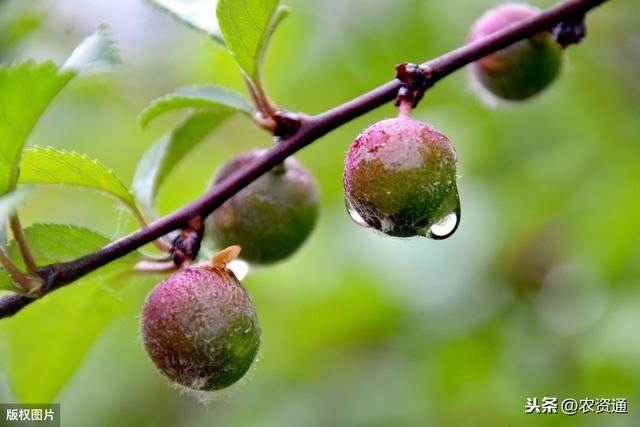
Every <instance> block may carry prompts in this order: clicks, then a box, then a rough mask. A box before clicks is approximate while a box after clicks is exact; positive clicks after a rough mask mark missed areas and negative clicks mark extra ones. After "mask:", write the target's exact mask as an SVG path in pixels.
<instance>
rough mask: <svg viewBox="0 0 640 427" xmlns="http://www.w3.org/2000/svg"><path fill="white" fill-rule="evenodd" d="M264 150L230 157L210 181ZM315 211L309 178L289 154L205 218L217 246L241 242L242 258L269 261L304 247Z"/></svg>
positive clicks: (218, 178)
mask: <svg viewBox="0 0 640 427" xmlns="http://www.w3.org/2000/svg"><path fill="white" fill-rule="evenodd" d="M265 151H266V150H260V149H254V150H251V151H249V152H247V153H244V154H241V155H239V156H237V157H235V158H233V159H231V160H230V161H229V162H227V163H226V164H225V165H224V166H223V167H222V168H221V170H220V171H219V172H218V174H217V175H216V177H215V179H214V185H215V184H217V183H219V182H220V181H222V180H224V179H225V178H227V177H228V176H229V175H231V174H232V173H233V172H235V171H236V170H238V169H240V168H241V167H243V166H245V165H246V164H248V163H250V162H252V161H253V160H255V159H256V158H258V157H259V156H261V155H263V154H264V152H265ZM318 212H319V202H318V194H317V190H316V184H315V182H314V180H313V177H312V176H311V174H310V173H309V172H308V171H307V170H306V169H305V167H304V166H302V164H301V163H300V162H299V161H297V160H296V159H294V158H292V157H289V158H288V159H286V160H285V162H284V163H283V164H282V165H280V166H278V167H276V168H274V169H273V170H272V171H270V172H267V173H266V174H264V175H263V176H261V177H260V178H258V179H257V180H256V181H254V182H253V183H251V184H250V185H248V186H247V187H245V188H244V189H242V190H240V191H239V192H238V193H237V194H236V195H234V196H233V197H232V198H231V199H229V200H228V201H227V202H225V203H224V204H223V205H222V206H220V207H219V208H218V209H216V210H215V211H214V212H213V213H212V214H211V215H210V216H209V217H208V218H207V233H208V235H209V236H210V237H211V239H212V240H213V242H214V243H215V244H216V245H217V246H218V247H226V246H229V245H240V246H241V247H242V258H243V259H245V260H246V261H249V262H252V263H257V264H270V263H274V262H277V261H280V260H282V259H285V258H287V257H288V256H290V255H291V254H293V253H294V252H295V251H296V250H297V249H298V248H300V246H302V244H303V243H304V242H305V240H306V239H307V238H308V237H309V235H310V234H311V232H312V231H313V228H314V226H315V224H316V221H317V219H318Z"/></svg>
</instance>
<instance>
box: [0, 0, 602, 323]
mask: <svg viewBox="0 0 640 427" xmlns="http://www.w3.org/2000/svg"><path fill="white" fill-rule="evenodd" d="M605 1H606V0H567V1H564V2H562V3H559V4H557V5H555V6H553V7H551V8H549V9H546V10H544V11H543V12H541V13H539V14H537V15H535V16H533V17H530V18H527V19H524V20H522V21H519V22H517V23H515V24H512V25H510V26H509V27H507V28H504V29H502V30H500V31H497V32H495V33H493V34H491V35H488V36H486V37H484V38H482V39H480V40H478V41H475V42H473V43H470V44H467V45H465V46H462V47H460V48H458V49H456V50H453V51H451V52H449V53H446V54H444V55H442V56H440V57H438V58H435V59H433V60H431V61H429V62H426V63H424V64H423V65H424V66H427V67H429V68H430V70H431V71H432V73H431V75H430V78H429V82H428V83H429V84H430V85H431V84H434V83H436V82H437V81H439V80H440V79H442V78H443V77H445V76H447V75H449V74H451V73H453V72H454V71H456V70H458V69H460V68H462V67H463V66H465V65H467V64H469V63H471V62H473V61H476V60H478V59H480V58H482V57H484V56H486V55H488V54H490V53H492V52H495V51H498V50H500V49H502V48H505V47H507V46H509V45H511V44H513V43H515V42H517V41H519V40H523V39H526V38H528V37H531V36H533V35H534V34H536V33H539V32H541V31H546V30H550V29H551V28H553V27H554V26H555V25H556V24H558V23H559V22H561V21H563V20H564V19H566V18H567V17H570V16H576V15H578V14H585V13H586V12H588V11H589V10H591V9H593V8H594V7H596V6H598V5H600V4H602V3H604V2H605ZM401 85H402V83H401V82H400V81H399V80H392V81H390V82H388V83H386V84H384V85H382V86H380V87H378V88H376V89H374V90H372V91H370V92H368V93H366V94H364V95H362V96H360V97H358V98H355V99H353V100H351V101H349V102H346V103H345V104H343V105H340V106H338V107H336V108H333V109H331V110H329V111H327V112H324V113H322V114H319V115H316V116H313V117H309V118H307V119H306V120H305V121H304V122H303V123H302V125H301V126H300V128H299V129H298V130H297V132H295V133H294V134H293V135H291V136H290V137H288V138H286V139H282V140H281V141H280V143H278V144H276V145H275V146H273V147H272V148H271V149H270V150H269V151H267V152H266V153H265V154H264V155H263V156H261V157H259V158H257V159H256V160H254V161H253V162H251V163H250V164H247V165H246V166H244V167H243V168H241V169H239V170H238V171H236V172H235V173H234V174H232V175H231V176H229V177H227V179H225V180H223V181H222V182H220V183H219V184H217V185H216V186H214V187H213V188H211V189H210V190H209V191H208V192H206V193H205V194H203V195H202V196H200V197H199V198H198V199H196V200H194V201H193V202H191V203H189V204H187V205H186V206H184V207H182V208H180V209H178V210H176V211H174V212H173V213H171V214H169V215H167V216H165V217H163V218H160V219H158V220H156V221H154V222H153V223H151V224H149V226H148V227H145V228H142V229H140V230H138V231H135V232H133V233H131V234H129V235H127V236H124V237H122V238H121V239H119V240H117V241H115V242H112V243H110V244H108V245H107V246H105V247H103V248H102V249H99V250H97V251H96V252H94V253H92V254H89V255H86V256H84V257H82V258H79V259H77V260H74V261H70V262H66V263H60V264H51V265H48V266H46V267H42V268H40V269H39V270H38V274H39V275H40V276H41V277H42V278H43V279H44V280H45V283H46V285H45V289H43V291H42V292H41V294H42V295H43V296H44V295H45V294H46V293H48V292H51V291H53V290H55V289H58V288H60V287H62V286H64V285H66V284H69V283H71V282H73V281H75V280H77V279H79V278H80V277H82V276H84V275H86V274H89V273H90V272H92V271H94V270H96V269H97V268H99V267H102V266H103V265H106V264H108V263H110V262H112V261H114V260H116V259H118V258H120V257H122V256H124V255H126V254H128V253H129V252H131V251H133V250H135V249H137V248H139V247H140V246H143V245H145V244H147V243H149V242H152V241H153V240H155V239H158V238H160V237H162V236H164V235H166V234H167V233H169V232H171V231H173V230H177V229H180V228H184V227H185V226H187V225H188V223H189V221H190V220H191V219H192V218H193V217H194V216H196V215H200V216H202V217H206V216H208V215H209V214H210V213H211V212H213V210H215V209H216V208H217V207H219V206H220V205H221V204H222V203H224V202H225V201H226V200H227V199H229V198H230V197H231V196H233V195H234V194H235V193H237V192H238V191H240V190H241V189H242V188H244V187H246V186H247V185H249V184H250V183H251V182H253V181H254V180H255V179H257V178H258V177H260V176H261V175H262V174H264V173H266V172H268V171H269V170H270V169H272V168H273V167H274V166H276V165H278V164H279V163H281V162H283V161H284V160H285V159H286V158H287V157H289V156H290V155H292V154H293V153H295V152H297V151H298V150H300V149H302V148H304V147H306V146H307V145H309V144H311V143H312V142H314V141H316V140H317V139H319V138H320V137H322V136H324V135H325V134H327V133H328V132H330V131H332V130H334V129H336V128H338V127H340V126H342V125H343V124H345V123H347V122H348V121H350V120H353V119H355V118H357V117H359V116H361V115H363V114H365V113H367V112H369V111H371V110H373V109H375V108H377V107H379V106H381V105H383V104H385V103H387V102H389V101H392V100H394V99H395V98H396V95H397V92H398V90H399V89H400V87H401ZM31 301H32V300H30V299H28V298H24V297H15V296H10V297H5V298H2V299H0V318H2V317H7V316H11V315H12V314H14V313H16V312H17V311H19V310H20V309H22V308H23V307H24V306H26V305H27V304H29V303H30V302H31Z"/></svg>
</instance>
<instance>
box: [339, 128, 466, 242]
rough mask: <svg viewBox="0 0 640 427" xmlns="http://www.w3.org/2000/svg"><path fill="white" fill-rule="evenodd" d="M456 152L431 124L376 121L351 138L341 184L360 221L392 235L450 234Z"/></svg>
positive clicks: (454, 218) (455, 207)
mask: <svg viewBox="0 0 640 427" xmlns="http://www.w3.org/2000/svg"><path fill="white" fill-rule="evenodd" d="M456 161H457V157H456V152H455V149H454V147H453V145H452V144H451V142H450V141H449V140H448V139H447V138H446V137H445V136H444V135H442V134H441V133H440V132H438V131H437V130H435V129H433V128H432V127H430V126H428V125H426V124H424V123H422V122H420V121H418V120H414V119H411V118H409V117H405V116H400V117H398V118H395V119H388V120H383V121H380V122H378V123H376V124H374V125H373V126H371V127H369V128H368V129H366V130H365V131H363V132H362V133H361V134H360V135H359V136H358V137H357V138H356V140H355V141H354V142H353V144H352V145H351V148H350V149H349V152H348V153H347V160H346V163H345V170H344V176H343V184H344V191H345V199H346V203H347V208H348V209H349V212H350V214H351V216H352V218H354V220H356V222H358V223H360V224H361V225H367V226H370V227H373V228H375V229H377V230H380V231H382V232H383V233H385V234H388V235H390V236H396V237H412V236H425V235H426V236H427V237H430V238H434V239H443V238H446V237H449V236H450V235H452V234H453V232H454V231H455V230H456V228H457V225H458V222H459V218H460V201H459V198H458V188H457V184H456Z"/></svg>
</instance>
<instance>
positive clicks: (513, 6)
mask: <svg viewBox="0 0 640 427" xmlns="http://www.w3.org/2000/svg"><path fill="white" fill-rule="evenodd" d="M539 12H540V10H539V9H537V8H536V7H533V6H530V5H527V4H520V3H508V4H505V5H502V6H499V7H497V8H495V9H491V10H489V11H487V12H485V14H484V15H482V16H481V17H480V18H479V19H478V20H477V21H476V23H475V24H474V26H473V28H472V30H471V34H470V36H469V40H470V41H472V42H473V41H476V40H478V39H481V38H482V37H484V36H486V35H488V34H491V33H494V32H496V31H498V30H500V29H502V28H504V27H507V26H509V25H510V24H512V23H514V22H517V21H520V20H522V19H525V18H528V17H530V16H533V15H536V14H537V13H539ZM561 67H562V49H561V47H560V46H559V45H558V44H557V43H556V42H555V40H554V39H553V37H552V35H551V33H550V32H547V31H545V32H542V33H538V34H536V35H535V36H533V37H531V38H529V39H526V40H521V41H518V42H516V43H514V44H512V45H511V46H508V47H506V48H504V49H502V50H499V51H497V52H495V53H492V54H490V55H488V56H485V57H484V58H482V59H480V60H478V61H476V62H474V63H473V64H471V75H472V76H473V77H474V78H475V79H477V80H478V81H479V82H480V83H481V84H482V85H483V86H484V87H485V89H487V90H488V91H489V92H490V93H491V94H493V95H495V96H496V97H498V98H502V99H505V100H509V101H520V100H524V99H527V98H529V97H531V96H533V95H535V94H537V93H539V92H540V91H542V90H543V89H544V88H546V87H547V86H549V85H550V84H551V82H553V80H554V79H555V78H556V77H557V76H558V74H559V73H560V69H561Z"/></svg>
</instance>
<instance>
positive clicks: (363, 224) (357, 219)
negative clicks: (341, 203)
mask: <svg viewBox="0 0 640 427" xmlns="http://www.w3.org/2000/svg"><path fill="white" fill-rule="evenodd" d="M346 204H347V212H349V216H350V217H351V219H352V220H353V222H355V223H356V224H358V225H359V226H360V227H364V228H369V227H370V225H369V224H367V222H366V221H365V220H364V218H362V216H361V215H360V214H359V213H358V211H356V210H355V208H353V207H352V206H351V205H350V204H349V202H346Z"/></svg>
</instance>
